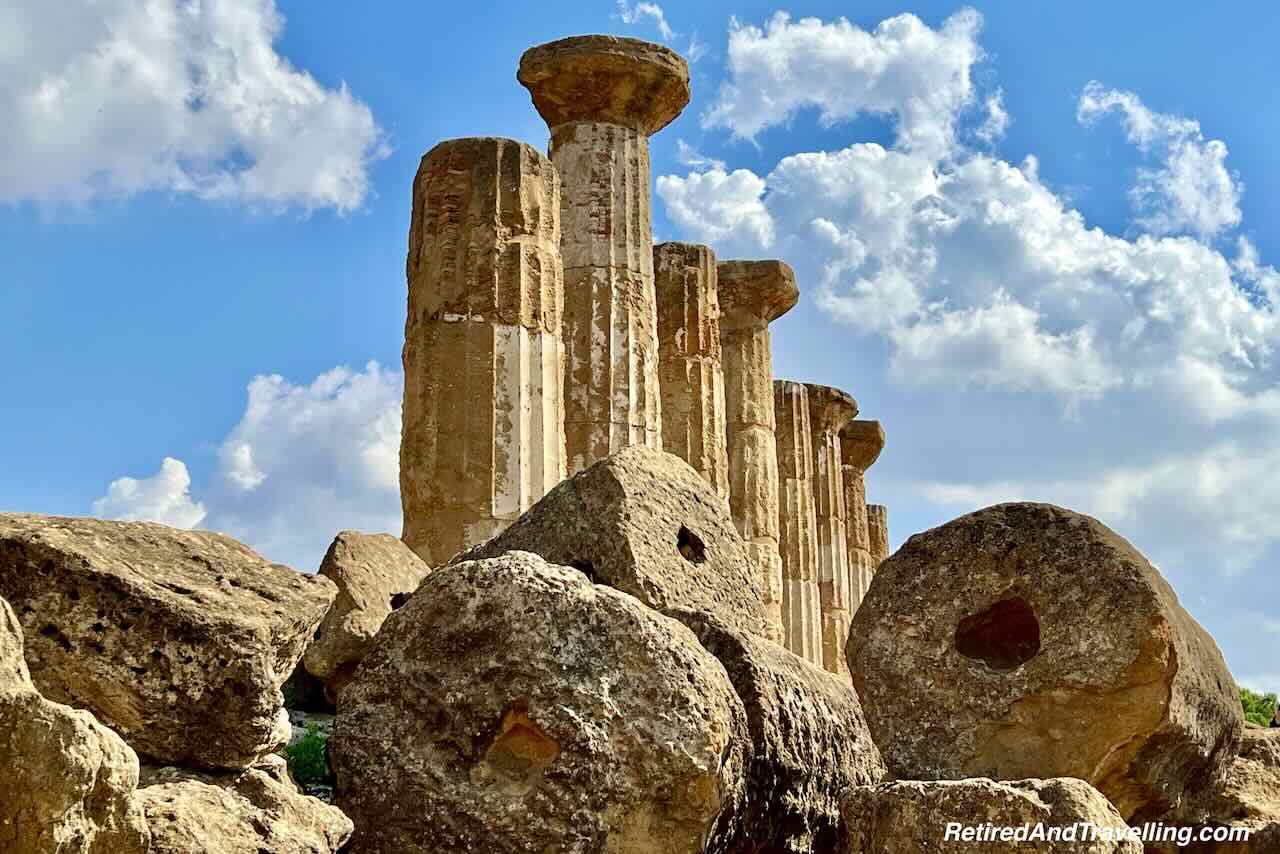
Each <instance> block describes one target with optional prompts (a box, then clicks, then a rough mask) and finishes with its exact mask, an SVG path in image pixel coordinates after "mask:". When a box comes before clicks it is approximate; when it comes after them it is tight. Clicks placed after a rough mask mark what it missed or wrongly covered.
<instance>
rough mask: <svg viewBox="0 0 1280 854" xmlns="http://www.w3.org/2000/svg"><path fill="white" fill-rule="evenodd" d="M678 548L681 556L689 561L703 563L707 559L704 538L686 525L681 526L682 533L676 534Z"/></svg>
mask: <svg viewBox="0 0 1280 854" xmlns="http://www.w3.org/2000/svg"><path fill="white" fill-rule="evenodd" d="M676 548H677V549H678V550H679V552H680V556H681V557H683V558H684V559H685V560H687V561H689V563H703V562H704V561H706V559H707V547H706V546H705V545H703V543H702V539H701V538H700V537H699V536H698V535H697V534H695V533H694V532H693V531H690V530H689V529H688V528H686V527H685V526H684V525H681V526H680V533H679V534H677V535H676Z"/></svg>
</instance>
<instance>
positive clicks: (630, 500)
mask: <svg viewBox="0 0 1280 854" xmlns="http://www.w3.org/2000/svg"><path fill="white" fill-rule="evenodd" d="M512 550H520V551H527V552H533V553H534V554H537V555H541V556H542V557H543V558H545V559H546V560H548V561H550V562H551V563H556V564H560V565H562V566H570V567H573V568H575V569H579V570H581V571H582V572H583V573H585V574H586V575H587V576H588V577H589V578H591V579H592V580H593V581H595V582H597V583H599V584H607V585H608V586H610V587H615V588H617V589H619V590H621V591H623V592H625V593H629V594H631V595H632V596H634V597H636V598H637V599H639V600H640V601H641V602H643V603H644V604H646V605H648V606H649V607H650V608H654V609H656V610H658V611H662V612H664V613H665V612H667V611H671V610H675V609H682V610H688V611H694V612H697V613H703V614H709V615H711V616H714V617H716V618H717V619H718V620H720V621H721V622H722V623H724V624H725V625H727V626H729V627H731V628H738V629H742V630H745V631H749V632H751V633H753V634H761V633H762V632H763V625H764V620H763V614H762V609H761V605H760V584H759V579H758V578H757V576H756V574H755V572H754V570H753V568H752V565H751V564H750V562H749V560H748V558H747V554H746V549H745V547H744V545H743V542H742V537H741V535H740V534H739V533H738V531H737V529H736V528H735V527H734V524H733V519H732V518H731V517H730V515H729V507H728V504H727V502H726V501H725V499H723V498H721V497H720V496H719V495H717V494H716V493H715V490H714V489H712V487H711V486H710V485H709V484H707V482H706V481H705V480H703V479H702V478H701V477H700V476H699V475H698V473H697V472H696V471H694V470H693V469H692V468H690V467H689V464H688V463H686V462H685V461H684V460H682V459H680V458H679V457H676V456H674V455H672V454H664V453H662V452H661V451H653V450H650V449H648V448H643V447H633V448H627V449H625V450H623V451H619V452H618V453H616V454H613V455H612V456H610V457H607V458H606V459H604V460H601V461H600V462H598V463H596V464H595V465H593V466H591V467H590V468H588V469H586V470H584V471H582V472H579V473H578V474H576V475H574V476H573V477H571V478H569V479H568V480H566V481H564V482H563V483H561V484H560V485H559V486H557V487H556V488H555V489H553V490H551V491H550V492H548V493H547V495H546V496H545V497H544V498H543V499H542V500H541V501H539V502H538V503H537V504H536V505H535V506H534V507H533V508H531V509H530V510H529V512H528V513H526V514H524V515H523V516H521V517H520V519H518V520H517V521H516V522H515V523H514V524H513V525H512V526H511V527H510V528H507V530H505V531H503V532H502V533H501V534H499V535H498V536H496V537H494V538H493V539H492V540H490V541H489V542H487V543H484V544H482V545H480V546H476V547H475V548H473V549H470V550H469V551H467V552H464V553H463V554H462V555H460V556H459V557H458V558H457V560H475V559H479V558H488V557H497V556H498V555H501V554H503V553H504V552H508V551H512Z"/></svg>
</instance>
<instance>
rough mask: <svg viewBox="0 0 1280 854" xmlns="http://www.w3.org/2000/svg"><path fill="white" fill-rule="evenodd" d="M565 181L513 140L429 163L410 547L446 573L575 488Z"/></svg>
mask: <svg viewBox="0 0 1280 854" xmlns="http://www.w3.org/2000/svg"><path fill="white" fill-rule="evenodd" d="M559 218H560V182H559V179H558V177H557V175H556V171H555V168H554V167H553V166H552V165H551V162H550V161H549V160H548V159H547V158H546V157H544V156H543V155H542V154H540V153H539V152H538V151H536V150H535V149H534V148H532V147H531V146H528V145H525V144H523V143H519V142H515V141H513V140H508V139H492V138H471V139H456V140H449V141H447V142H442V143H440V144H439V145H437V146H436V147H435V148H433V149H432V150H431V151H430V152H428V153H427V155H426V156H425V157H423V158H422V165H421V166H420V167H419V169H418V174H417V177H416V178H415V179H414V190H413V218H412V221H411V224H410V228H409V256H408V263H407V277H408V282H409V311H408V318H407V319H406V321H405V343H404V373H405V389H404V423H403V432H402V437H401V443H400V491H401V502H402V505H403V509H404V534H403V539H404V541H405V543H406V544H408V545H409V547H410V548H412V549H413V550H414V551H415V552H416V553H417V554H418V555H419V556H421V557H422V559H423V560H425V561H427V563H429V564H431V565H433V566H436V565H439V564H441V563H443V562H445V561H446V560H448V559H449V558H450V557H451V556H452V555H454V554H455V553H456V552H458V551H460V550H462V549H464V548H466V547H468V546H471V545H474V544H476V543H479V542H483V541H484V540H487V539H488V538H490V537H492V536H493V535H494V534H496V533H497V532H499V531H501V530H502V529H503V528H505V527H506V526H507V525H508V524H509V523H510V522H511V521H513V520H514V519H516V518H517V517H518V516H519V515H520V514H521V513H523V512H524V511H525V510H527V509H528V508H529V507H530V506H531V505H532V504H533V503H534V502H536V501H537V500H538V499H539V498H541V497H542V496H543V494H544V493H545V492H546V491H547V490H548V489H550V488H551V487H552V486H554V485H555V484H557V483H559V482H560V481H561V480H563V479H564V477H565V454H564V405H563V394H562V383H563V376H562V373H561V365H562V363H563V345H562V343H561V338H560V313H561V310H562V307H563V293H564V291H563V280H562V271H561V264H560V226H559Z"/></svg>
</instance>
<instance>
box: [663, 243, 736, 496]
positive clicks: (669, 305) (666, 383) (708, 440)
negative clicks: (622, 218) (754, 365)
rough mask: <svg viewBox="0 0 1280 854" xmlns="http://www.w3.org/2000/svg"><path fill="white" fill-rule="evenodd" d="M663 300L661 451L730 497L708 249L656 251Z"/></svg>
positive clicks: (681, 246)
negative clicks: (672, 455) (691, 469)
mask: <svg viewBox="0 0 1280 854" xmlns="http://www.w3.org/2000/svg"><path fill="white" fill-rule="evenodd" d="M653 269H654V282H655V290H656V292H657V299H658V387H659V388H660V389H661V391H662V446H663V449H664V450H665V451H667V452H669V453H672V454H675V455H676V456H678V457H680V458H681V459H683V460H684V461H685V462H687V463H688V464H689V465H691V466H693V468H694V469H695V470H696V471H697V472H698V474H700V475H702V476H703V478H705V479H706V481H707V482H708V483H710V484H711V486H712V487H713V488H714V489H715V491H716V492H717V493H718V494H719V495H720V496H721V497H722V498H724V499H726V500H727V499H728V498H729V457H728V453H727V451H726V450H725V429H726V428H725V409H724V407H725V401H724V371H723V369H722V368H721V364H720V303H719V300H718V299H717V296H716V256H715V253H714V252H712V251H711V248H710V247H707V246H699V245H696V244H692V243H663V244H660V245H658V246H655V247H653Z"/></svg>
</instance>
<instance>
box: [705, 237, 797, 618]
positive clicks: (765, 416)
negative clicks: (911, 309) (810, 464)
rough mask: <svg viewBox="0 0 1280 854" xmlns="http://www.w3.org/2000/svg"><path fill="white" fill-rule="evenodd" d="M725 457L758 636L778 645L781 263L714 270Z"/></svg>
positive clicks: (791, 301) (785, 275) (787, 281)
mask: <svg viewBox="0 0 1280 854" xmlns="http://www.w3.org/2000/svg"><path fill="white" fill-rule="evenodd" d="M716 291H717V295H718V296H719V300H720V312H721V315H720V341H721V352H722V360H723V363H724V382H725V393H724V399H725V411H726V415H725V421H726V427H727V433H726V437H727V442H728V453H729V461H730V462H729V506H730V509H731V510H732V511H733V521H734V524H736V525H737V527H738V532H739V533H740V534H742V538H743V539H744V540H746V543H747V552H748V554H749V555H750V556H751V560H752V562H753V563H754V564H755V566H756V567H757V571H758V573H759V577H760V586H761V590H762V591H763V596H764V601H763V602H762V603H761V604H762V606H763V609H764V614H765V621H766V627H765V628H766V632H767V634H768V636H769V637H770V639H771V640H775V641H777V642H779V643H785V641H786V635H785V632H784V629H783V623H784V621H783V611H782V602H783V592H782V591H783V581H782V555H781V553H780V551H779V538H780V536H781V532H780V528H781V526H780V521H779V511H778V501H779V499H778V492H779V483H778V446H777V437H776V435H775V426H776V423H777V422H776V418H775V415H774V390H773V355H772V345H771V343H770V340H769V323H770V322H771V321H773V320H775V319H776V318H778V317H781V316H782V315H783V314H785V313H786V312H788V311H790V310H791V308H792V307H793V306H794V305H795V304H796V300H797V299H798V298H799V296H800V292H799V290H798V289H797V288H796V277H795V273H793V272H792V270H791V268H790V267H789V266H787V265H786V264H784V263H782V262H781V261H721V262H720V263H719V264H717V265H716Z"/></svg>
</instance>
